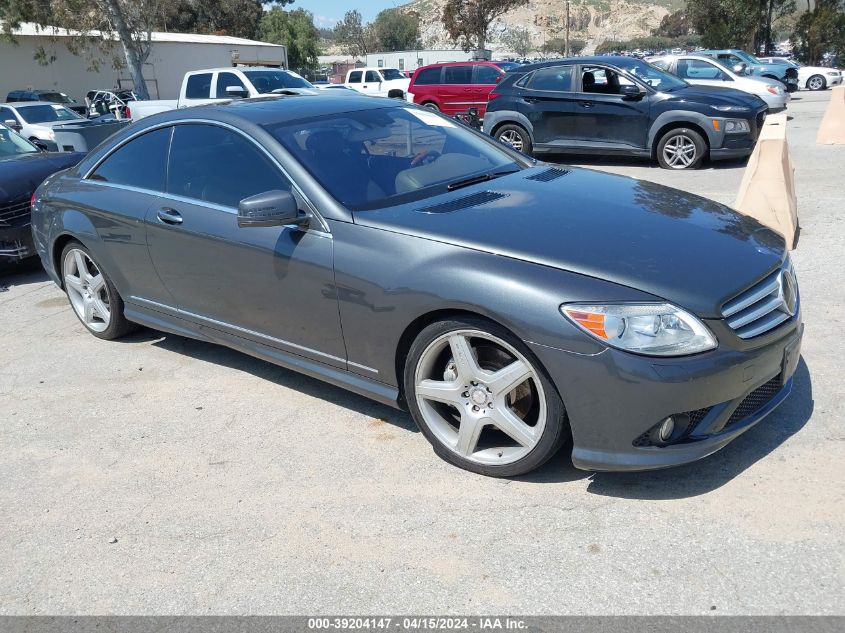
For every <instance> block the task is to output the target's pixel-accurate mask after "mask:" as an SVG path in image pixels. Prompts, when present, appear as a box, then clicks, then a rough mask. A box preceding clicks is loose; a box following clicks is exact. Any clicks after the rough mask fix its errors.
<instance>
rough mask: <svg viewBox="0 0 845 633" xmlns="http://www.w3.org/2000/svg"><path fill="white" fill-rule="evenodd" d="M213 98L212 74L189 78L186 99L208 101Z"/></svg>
mask: <svg viewBox="0 0 845 633" xmlns="http://www.w3.org/2000/svg"><path fill="white" fill-rule="evenodd" d="M210 96H211V73H201V74H199V75H191V76H190V77H188V85H187V86H185V98H186V99H208V98H209V97H210Z"/></svg>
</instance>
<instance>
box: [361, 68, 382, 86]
mask: <svg viewBox="0 0 845 633" xmlns="http://www.w3.org/2000/svg"><path fill="white" fill-rule="evenodd" d="M364 81H366V82H372V83H378V82H380V81H381V77H379V74H378V73H377V72H376V71H374V70H368V71H367V76H366V78H365V79H364Z"/></svg>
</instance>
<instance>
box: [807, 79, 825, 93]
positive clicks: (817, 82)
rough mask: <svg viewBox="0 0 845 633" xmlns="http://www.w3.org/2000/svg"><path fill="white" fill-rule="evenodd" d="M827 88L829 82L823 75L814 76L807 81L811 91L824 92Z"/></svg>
mask: <svg viewBox="0 0 845 633" xmlns="http://www.w3.org/2000/svg"><path fill="white" fill-rule="evenodd" d="M826 87H827V82H826V81H825V80H824V77H822V76H821V75H813V76H812V77H810V78H809V79H808V80H807V88H809V89H810V90H824V89H825V88H826Z"/></svg>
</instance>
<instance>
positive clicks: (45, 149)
mask: <svg viewBox="0 0 845 633" xmlns="http://www.w3.org/2000/svg"><path fill="white" fill-rule="evenodd" d="M30 143H32V144H33V145H35V147H37V148H38V149H40V150H41V151H42V152H49V151H50V146H49V145H47V143H45V142H44V141H42V140H39V139H35V140H34V141H30Z"/></svg>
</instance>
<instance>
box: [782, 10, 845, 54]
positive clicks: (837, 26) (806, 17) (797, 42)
mask: <svg viewBox="0 0 845 633" xmlns="http://www.w3.org/2000/svg"><path fill="white" fill-rule="evenodd" d="M792 44H793V46H794V47H795V50H796V52H797V54H798V58H799V59H801V61H803V62H805V63H807V64H816V63H818V62H819V60H820V59H821V57H822V55H823V54H824V53H825V52H828V51H830V52H834V53H837V54H839V55H843V54H845V2H843V1H842V0H816V6H815V7H814V8H813V10H812V11H807V12H805V13H803V14H802V15H801V17H800V18H798V23H797V24H796V26H795V33H794V35H793V36H792Z"/></svg>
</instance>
